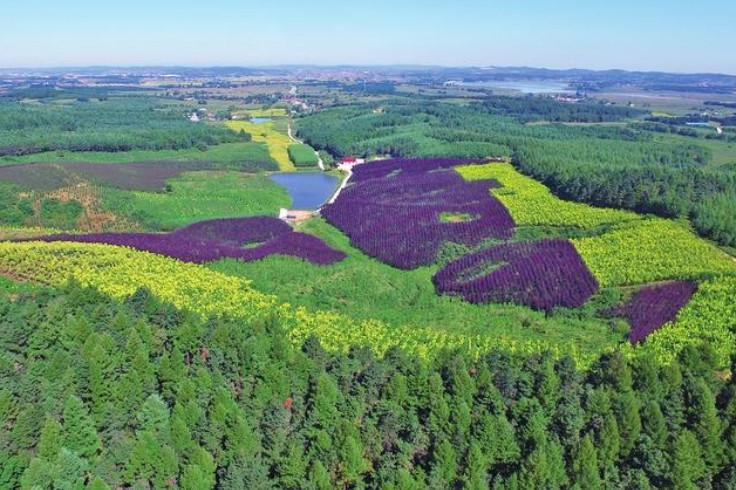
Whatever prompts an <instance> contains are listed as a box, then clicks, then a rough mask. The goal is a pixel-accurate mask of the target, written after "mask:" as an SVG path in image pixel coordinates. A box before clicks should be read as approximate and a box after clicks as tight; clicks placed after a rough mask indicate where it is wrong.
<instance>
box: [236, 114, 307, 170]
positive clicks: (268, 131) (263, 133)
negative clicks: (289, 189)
mask: <svg viewBox="0 0 736 490" xmlns="http://www.w3.org/2000/svg"><path fill="white" fill-rule="evenodd" d="M263 117H268V116H263ZM225 125H226V126H227V127H228V128H230V129H232V130H233V131H240V130H241V129H242V130H243V131H245V132H246V133H250V134H252V135H253V141H256V142H258V143H265V144H266V146H267V147H268V153H269V155H271V157H272V158H273V159H274V160H276V163H278V165H279V169H280V170H281V171H283V172H290V171H295V170H296V167H295V166H294V164H293V163H292V162H291V159H290V158H289V145H291V144H292V141H291V140H290V139H289V136H288V135H286V134H284V133H281V132H279V131H276V129H274V123H273V122H266V123H261V124H254V123H252V122H250V121H228V122H226V123H225Z"/></svg>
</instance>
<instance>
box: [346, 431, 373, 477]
mask: <svg viewBox="0 0 736 490" xmlns="http://www.w3.org/2000/svg"><path fill="white" fill-rule="evenodd" d="M340 461H341V467H342V475H343V478H344V479H345V481H347V482H349V483H353V484H354V483H356V482H358V481H359V480H360V477H361V475H362V474H363V473H365V472H366V471H368V469H369V465H368V461H366V460H365V458H364V457H363V446H362V445H361V444H360V441H359V440H358V438H356V437H353V436H352V435H351V436H348V437H347V438H346V439H345V442H344V443H343V445H342V449H341V451H340Z"/></svg>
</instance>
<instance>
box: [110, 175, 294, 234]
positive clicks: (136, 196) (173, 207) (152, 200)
mask: <svg viewBox="0 0 736 490" xmlns="http://www.w3.org/2000/svg"><path fill="white" fill-rule="evenodd" d="M168 183H169V186H170V190H169V192H165V193H153V192H139V191H124V190H120V189H113V188H107V187H106V188H101V192H102V196H101V197H102V201H103V202H104V203H105V206H106V208H107V209H108V210H109V211H110V212H112V213H113V214H115V215H117V216H122V217H125V218H127V219H128V220H129V221H132V222H137V223H138V224H140V225H142V227H143V228H145V229H152V230H171V229H175V228H179V227H181V226H185V225H188V224H190V223H193V222H195V221H200V220H205V219H212V218H225V217H240V216H255V215H267V216H275V215H278V210H279V208H281V207H288V206H289V205H290V203H291V198H290V197H289V194H288V193H287V192H286V190H284V189H283V188H282V187H280V186H278V185H277V184H275V183H274V182H272V181H271V180H269V179H268V178H267V177H266V176H265V175H253V174H243V173H238V172H190V173H186V174H183V175H182V176H180V177H177V178H175V179H171V180H169V182H168Z"/></svg>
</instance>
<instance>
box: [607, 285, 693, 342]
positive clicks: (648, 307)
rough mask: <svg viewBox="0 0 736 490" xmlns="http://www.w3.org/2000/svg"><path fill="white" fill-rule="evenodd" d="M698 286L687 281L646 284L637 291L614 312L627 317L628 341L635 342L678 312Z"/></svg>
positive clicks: (673, 317) (642, 338)
mask: <svg viewBox="0 0 736 490" xmlns="http://www.w3.org/2000/svg"><path fill="white" fill-rule="evenodd" d="M697 288H698V287H697V285H696V284H695V283H692V282H687V281H677V282H670V283H667V284H660V285H656V286H647V287H644V288H642V289H640V290H639V291H637V293H636V294H634V296H632V297H631V299H630V300H629V301H628V302H627V303H626V304H624V305H622V306H621V307H619V308H617V309H616V310H615V311H614V312H613V314H614V315H616V316H623V317H626V319H627V320H629V323H630V324H631V330H630V331H629V341H630V342H631V343H632V344H636V343H638V342H641V341H643V340H645V339H646V338H647V337H648V336H649V335H650V334H652V333H653V332H656V331H657V330H659V329H660V328H661V327H662V326H663V325H664V324H666V323H669V322H671V321H673V320H674V319H675V317H677V313H679V311H680V310H681V309H682V308H683V307H684V306H685V305H686V304H687V303H688V302H689V301H690V298H692V296H693V294H695V291H696V290H697Z"/></svg>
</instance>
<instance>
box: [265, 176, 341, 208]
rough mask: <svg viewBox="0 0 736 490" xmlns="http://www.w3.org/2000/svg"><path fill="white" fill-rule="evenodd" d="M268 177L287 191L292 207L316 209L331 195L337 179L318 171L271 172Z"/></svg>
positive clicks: (337, 181)
mask: <svg viewBox="0 0 736 490" xmlns="http://www.w3.org/2000/svg"><path fill="white" fill-rule="evenodd" d="M269 179H271V180H272V181H274V182H276V183H277V184H278V185H280V186H281V187H283V188H284V189H286V190H287V191H288V192H289V195H290V196H291V200H292V205H291V207H292V209H317V208H319V207H320V206H321V205H322V204H324V203H325V202H327V200H328V199H329V198H330V197H332V194H333V193H334V192H335V190H336V189H337V186H338V185H339V183H340V182H339V179H338V178H337V177H334V176H332V175H327V174H323V173H319V172H309V173H307V172H303V173H282V174H272V175H271V176H269Z"/></svg>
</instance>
